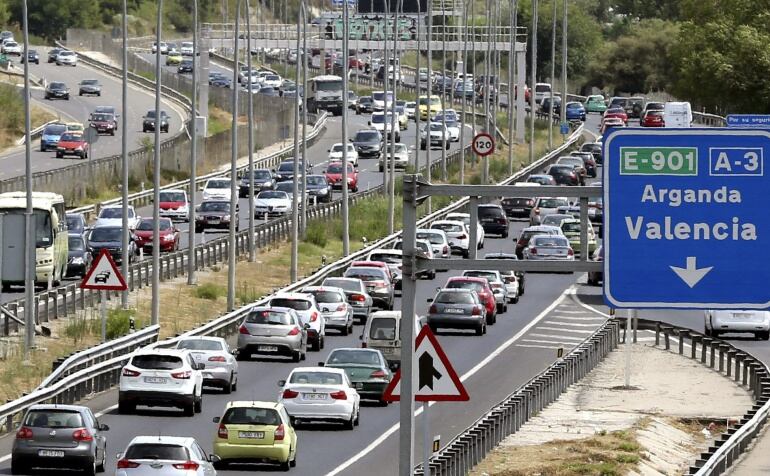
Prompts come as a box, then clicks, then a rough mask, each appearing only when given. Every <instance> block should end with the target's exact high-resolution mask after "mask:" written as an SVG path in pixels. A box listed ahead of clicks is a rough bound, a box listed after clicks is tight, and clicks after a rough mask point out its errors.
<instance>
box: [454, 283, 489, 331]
mask: <svg viewBox="0 0 770 476" xmlns="http://www.w3.org/2000/svg"><path fill="white" fill-rule="evenodd" d="M444 288H446V289H470V290H471V291H473V292H475V293H476V295H477V296H478V297H479V301H480V302H481V304H482V305H483V306H484V310H485V311H486V312H485V317H486V323H487V324H489V325H492V324H494V323H495V322H497V299H496V298H495V293H493V292H492V287H491V285H490V283H489V280H488V279H487V278H481V277H476V276H454V277H451V278H449V279H447V282H446V284H445V285H444Z"/></svg>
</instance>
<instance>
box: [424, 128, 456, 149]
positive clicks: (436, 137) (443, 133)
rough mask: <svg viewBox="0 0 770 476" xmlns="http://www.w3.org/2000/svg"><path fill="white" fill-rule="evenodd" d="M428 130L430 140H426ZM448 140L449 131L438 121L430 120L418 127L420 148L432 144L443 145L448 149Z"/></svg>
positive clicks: (431, 145)
mask: <svg viewBox="0 0 770 476" xmlns="http://www.w3.org/2000/svg"><path fill="white" fill-rule="evenodd" d="M428 130H430V141H429V140H428ZM428 142H430V144H429V143H428ZM450 142H451V137H449V131H448V130H447V129H446V128H445V127H444V125H443V124H442V123H440V122H431V123H429V124H426V125H424V126H423V127H422V129H420V149H422V150H425V149H427V148H428V147H433V146H439V147H444V148H445V149H446V150H449V143H450Z"/></svg>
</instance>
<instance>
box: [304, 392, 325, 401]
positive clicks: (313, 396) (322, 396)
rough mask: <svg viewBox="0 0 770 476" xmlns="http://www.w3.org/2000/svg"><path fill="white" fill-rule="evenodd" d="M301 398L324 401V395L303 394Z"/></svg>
mask: <svg viewBox="0 0 770 476" xmlns="http://www.w3.org/2000/svg"><path fill="white" fill-rule="evenodd" d="M302 398H304V399H305V400H326V394H325V393H303V394H302Z"/></svg>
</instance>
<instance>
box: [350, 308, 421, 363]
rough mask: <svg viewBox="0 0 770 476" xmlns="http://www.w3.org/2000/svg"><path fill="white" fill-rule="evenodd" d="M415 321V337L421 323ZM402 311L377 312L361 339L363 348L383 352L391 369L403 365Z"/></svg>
mask: <svg viewBox="0 0 770 476" xmlns="http://www.w3.org/2000/svg"><path fill="white" fill-rule="evenodd" d="M424 320H425V319H424V318H422V319H415V320H414V336H415V337H417V334H418V333H419V332H420V328H421V327H422V325H421V322H423V321H424ZM400 336H401V311H377V312H375V313H372V315H371V316H369V319H368V320H367V321H366V326H365V327H364V333H363V334H361V336H360V337H359V338H360V339H361V347H363V348H365V349H376V350H379V351H380V352H382V355H384V356H385V359H386V360H387V361H388V365H390V367H391V368H393V369H395V368H398V367H399V366H400V364H401V337H400Z"/></svg>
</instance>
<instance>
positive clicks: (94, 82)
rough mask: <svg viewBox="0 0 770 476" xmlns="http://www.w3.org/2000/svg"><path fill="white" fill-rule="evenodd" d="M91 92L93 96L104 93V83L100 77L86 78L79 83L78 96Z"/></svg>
mask: <svg viewBox="0 0 770 476" xmlns="http://www.w3.org/2000/svg"><path fill="white" fill-rule="evenodd" d="M84 94H90V95H92V96H101V95H102V85H101V84H100V83H99V80H98V79H84V80H82V81H80V83H78V96H83V95H84Z"/></svg>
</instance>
